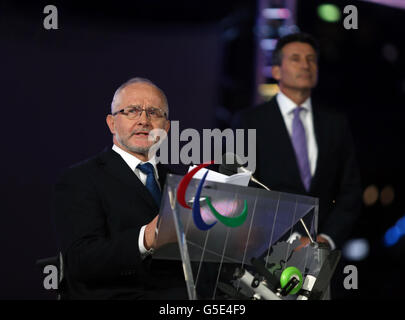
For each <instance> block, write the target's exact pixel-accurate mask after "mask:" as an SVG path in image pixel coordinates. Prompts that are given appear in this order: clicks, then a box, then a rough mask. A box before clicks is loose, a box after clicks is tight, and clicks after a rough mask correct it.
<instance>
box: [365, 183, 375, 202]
mask: <svg viewBox="0 0 405 320" xmlns="http://www.w3.org/2000/svg"><path fill="white" fill-rule="evenodd" d="M377 199H378V189H377V187H376V186H375V185H373V184H372V185H369V186H368V187H367V188H366V189H364V192H363V202H364V204H365V205H366V206H372V205H373V204H374V203H376V201H377Z"/></svg>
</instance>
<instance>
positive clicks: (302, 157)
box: [291, 107, 312, 191]
mask: <svg viewBox="0 0 405 320" xmlns="http://www.w3.org/2000/svg"><path fill="white" fill-rule="evenodd" d="M301 110H302V107H297V108H295V109H294V119H293V124H292V139H291V140H292V144H293V146H294V151H295V156H296V158H297V163H298V167H299V169H300V175H301V180H302V182H303V184H304V186H305V189H306V190H307V191H309V187H310V184H311V178H312V177H311V169H310V166H309V159H308V151H307V138H306V135H305V128H304V126H303V124H302V122H301V118H300V111H301Z"/></svg>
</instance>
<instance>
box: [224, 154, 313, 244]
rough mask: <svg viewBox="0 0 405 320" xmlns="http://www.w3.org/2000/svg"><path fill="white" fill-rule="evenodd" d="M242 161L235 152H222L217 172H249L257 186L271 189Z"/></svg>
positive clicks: (309, 236) (308, 234) (229, 174)
mask: <svg viewBox="0 0 405 320" xmlns="http://www.w3.org/2000/svg"><path fill="white" fill-rule="evenodd" d="M242 163H243V161H242V159H241V158H240V157H239V156H238V155H237V154H234V153H231V152H227V153H224V154H223V155H222V163H221V165H220V166H219V172H220V173H222V174H225V175H227V176H231V175H233V174H236V173H240V172H245V173H250V180H251V181H253V182H254V183H256V184H258V185H259V186H261V187H262V188H264V189H266V190H267V191H271V189H270V188H269V187H267V186H266V185H264V184H263V183H261V182H260V181H259V180H257V179H256V178H255V177H254V176H253V172H252V171H250V170H248V169H246V168H245V167H244V166H243V165H242ZM300 222H301V224H302V226H303V227H304V230H305V233H306V234H307V236H308V238H309V241H311V243H312V244H313V243H314V240H313V239H312V237H311V234H310V233H309V230H308V228H307V226H306V225H305V223H304V221H303V220H302V219H300Z"/></svg>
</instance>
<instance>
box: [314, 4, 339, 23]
mask: <svg viewBox="0 0 405 320" xmlns="http://www.w3.org/2000/svg"><path fill="white" fill-rule="evenodd" d="M318 16H319V17H320V18H321V19H322V20H324V21H326V22H338V21H339V20H340V17H341V13H340V10H339V8H338V7H337V6H336V5H334V4H328V3H325V4H321V5H320V6H318Z"/></svg>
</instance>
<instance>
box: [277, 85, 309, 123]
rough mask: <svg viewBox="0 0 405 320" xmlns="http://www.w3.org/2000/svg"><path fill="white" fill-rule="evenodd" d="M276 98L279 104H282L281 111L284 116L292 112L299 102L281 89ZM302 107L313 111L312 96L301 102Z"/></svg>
mask: <svg viewBox="0 0 405 320" xmlns="http://www.w3.org/2000/svg"><path fill="white" fill-rule="evenodd" d="M276 99H277V103H278V105H279V106H280V111H281V113H282V115H283V117H285V116H287V115H288V114H290V113H292V112H293V110H294V109H295V108H296V107H297V104H296V103H295V102H294V101H292V100H291V99H290V98H289V97H287V96H286V95H285V94H284V93H283V92H281V91H279V93H278V94H277V96H276ZM301 107H302V108H304V109H305V110H306V111H309V112H312V103H311V97H308V99H307V100H305V101H304V102H303V103H302V104H301Z"/></svg>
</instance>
